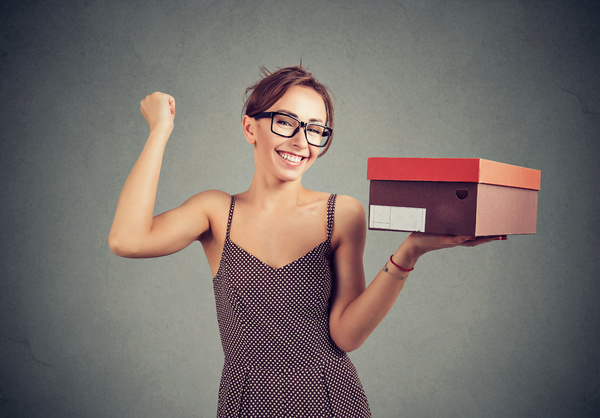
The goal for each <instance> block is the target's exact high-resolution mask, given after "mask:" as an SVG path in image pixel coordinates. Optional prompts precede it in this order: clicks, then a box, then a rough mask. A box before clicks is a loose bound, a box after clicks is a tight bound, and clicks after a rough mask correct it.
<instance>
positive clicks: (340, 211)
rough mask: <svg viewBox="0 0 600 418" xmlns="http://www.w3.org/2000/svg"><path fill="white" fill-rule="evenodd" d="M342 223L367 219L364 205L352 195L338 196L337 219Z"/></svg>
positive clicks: (336, 204)
mask: <svg viewBox="0 0 600 418" xmlns="http://www.w3.org/2000/svg"><path fill="white" fill-rule="evenodd" d="M338 219H339V222H342V223H347V222H350V223H354V222H356V221H360V220H364V219H365V209H364V208H363V205H362V204H361V203H360V202H359V201H358V200H356V199H355V198H353V197H352V196H346V195H340V196H337V198H336V202H335V220H336V221H338Z"/></svg>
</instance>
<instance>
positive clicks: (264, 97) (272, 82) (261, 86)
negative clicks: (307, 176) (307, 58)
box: [242, 64, 333, 157]
mask: <svg viewBox="0 0 600 418" xmlns="http://www.w3.org/2000/svg"><path fill="white" fill-rule="evenodd" d="M260 70H261V73H262V79H260V80H259V81H257V82H256V83H254V84H253V85H251V86H250V87H248V88H247V89H246V94H245V96H244V97H245V98H246V99H245V103H244V107H243V109H242V114H243V115H248V116H250V117H252V116H254V115H256V114H258V113H260V112H264V111H265V110H267V109H268V108H270V107H271V106H273V105H274V104H275V103H276V102H277V101H278V100H279V99H280V98H281V97H282V96H283V95H284V94H285V93H286V91H287V90H288V89H289V88H290V87H293V86H303V87H309V88H311V89H313V90H314V91H316V92H317V94H319V95H320V96H321V98H322V99H323V102H324V103H325V109H326V110H327V121H325V124H326V125H327V126H329V127H330V128H331V129H333V101H332V100H331V96H330V92H329V89H328V88H327V87H326V86H324V85H323V84H321V83H320V82H319V81H317V80H316V79H315V78H314V77H313V75H312V74H311V73H309V72H308V71H307V70H306V68H304V67H302V64H300V65H298V66H295V67H286V68H280V69H278V70H277V71H275V72H274V73H272V72H270V71H269V70H267V69H266V68H265V67H261V68H260ZM332 140H333V133H332V134H331V137H330V138H329V141H328V142H327V145H326V146H325V147H324V148H323V149H322V150H321V152H320V153H319V157H321V156H322V155H323V154H325V153H326V152H327V150H328V149H329V147H330V146H331V142H332Z"/></svg>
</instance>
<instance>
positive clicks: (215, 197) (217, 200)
mask: <svg viewBox="0 0 600 418" xmlns="http://www.w3.org/2000/svg"><path fill="white" fill-rule="evenodd" d="M230 202H231V195H229V194H227V193H225V192H222V191H220V190H207V191H204V192H200V193H197V194H195V195H193V196H192V197H190V198H189V199H188V200H186V201H185V203H184V205H187V206H193V207H196V208H198V209H200V208H203V209H210V208H213V207H221V206H223V205H229V203H230Z"/></svg>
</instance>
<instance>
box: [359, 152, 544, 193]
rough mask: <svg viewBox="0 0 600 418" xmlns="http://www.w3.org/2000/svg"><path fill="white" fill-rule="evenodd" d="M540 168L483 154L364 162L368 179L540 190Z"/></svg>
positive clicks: (380, 158)
mask: <svg viewBox="0 0 600 418" xmlns="http://www.w3.org/2000/svg"><path fill="white" fill-rule="evenodd" d="M541 174H542V173H541V171H539V170H534V169H532V168H525V167H519V166H516V165H511V164H504V163H498V162H495V161H490V160H484V159H483V158H383V157H371V158H369V159H368V162H367V179H368V180H395V181H444V182H460V183H463V182H465V183H486V184H495V185H498V186H509V187H519V188H522V189H532V190H540V182H541Z"/></svg>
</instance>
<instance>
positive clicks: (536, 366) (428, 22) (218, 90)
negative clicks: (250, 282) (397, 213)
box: [0, 0, 600, 417]
mask: <svg viewBox="0 0 600 418" xmlns="http://www.w3.org/2000/svg"><path fill="white" fill-rule="evenodd" d="M0 16H1V22H0V23H1V25H0V31H1V36H0V86H1V87H0V94H1V100H0V118H1V123H0V135H1V144H0V159H1V165H0V173H1V179H2V183H1V184H2V189H1V195H0V196H1V197H0V199H1V216H0V222H1V230H2V240H1V244H0V245H1V252H0V254H1V265H0V275H1V287H0V350H1V351H0V359H1V360H0V361H1V362H2V363H1V364H2V367H1V378H0V415H1V416H28V417H50V416H66V417H69V416H77V417H79V416H85V417H109V416H110V417H167V416H178V417H192V416H201V417H211V416H214V415H215V409H216V395H217V389H218V383H219V377H220V370H221V366H222V352H221V348H220V343H219V339H218V329H217V325H216V318H215V307H214V300H213V295H212V281H211V274H210V270H209V268H208V265H207V263H206V260H205V258H204V255H203V253H202V250H201V246H200V245H198V244H195V245H192V246H191V247H189V248H187V249H185V250H184V251H182V252H180V253H178V254H175V255H173V256H170V257H166V258H161V259H153V260H137V261H133V260H124V259H119V258H118V257H116V256H114V255H112V253H111V252H110V251H109V249H108V247H107V244H106V240H107V234H108V230H109V227H110V224H111V220H112V215H113V213H114V209H115V205H116V201H117V197H118V194H119V191H120V187H121V185H122V183H123V181H124V180H125V177H126V175H127V173H128V172H129V170H130V168H131V166H132V165H133V163H134V161H135V159H136V158H137V155H138V153H139V152H140V150H141V147H142V146H143V144H144V141H145V139H146V136H147V125H146V122H145V121H144V119H143V118H142V116H141V115H140V113H139V101H140V99H141V98H143V97H144V96H145V95H146V94H147V93H150V92H152V91H155V90H159V91H164V92H168V93H170V94H172V95H173V96H175V98H176V99H177V117H176V128H175V131H174V134H173V136H172V139H171V142H170V143H169V145H168V149H167V153H166V156H165V162H164V166H163V173H162V178H161V184H160V187H159V193H158V203H157V211H163V210H166V209H168V208H171V207H173V206H176V205H179V204H180V203H181V202H183V201H184V200H185V199H186V198H187V197H189V196H190V195H192V194H194V193H196V192H198V191H202V190H205V189H210V188H218V189H223V190H225V191H227V192H230V193H236V192H240V191H243V190H245V189H246V188H247V187H248V185H249V181H250V178H251V175H252V170H253V161H252V153H251V149H250V147H249V146H248V145H247V144H246V143H245V141H244V139H243V136H242V134H241V128H240V111H241V106H242V96H243V92H244V89H245V87H246V86H247V85H249V84H251V83H252V82H253V81H255V80H256V79H257V78H258V76H259V71H258V69H259V66H261V65H265V66H267V67H268V68H271V69H273V68H276V67H278V66H280V67H281V66H287V65H295V64H298V63H299V62H300V60H302V63H303V64H304V65H307V66H308V67H309V69H310V70H311V71H312V72H313V73H314V74H315V75H316V76H317V78H319V79H320V80H321V81H323V82H324V83H325V84H327V85H329V86H330V87H331V89H332V90H333V92H334V93H335V102H336V113H337V121H336V122H337V123H336V138H335V142H334V144H333V147H332V149H331V150H330V153H329V154H328V155H327V156H326V157H325V158H323V159H322V160H319V161H318V162H317V163H316V164H315V165H314V166H313V167H312V168H311V170H310V171H309V172H308V173H307V174H306V176H305V179H304V180H305V185H306V186H307V187H312V188H316V189H319V190H323V191H330V192H336V193H339V194H349V195H352V196H355V197H356V198H357V199H359V200H360V201H361V202H362V203H363V205H365V206H366V204H367V199H368V182H367V180H366V163H367V157H369V156H396V157H400V156H403V157H481V158H487V159H491V160H496V161H501V162H506V163H511V164H516V165H522V166H526V167H530V168H536V169H539V170H541V171H542V191H541V192H540V195H539V216H538V233H537V234H536V235H533V236H511V237H509V239H508V241H504V242H494V243H492V244H489V245H486V246H483V247H479V248H475V249H453V250H448V251H446V252H438V253H435V254H428V255H426V256H425V257H423V259H422V260H421V261H420V263H419V264H418V266H417V269H416V270H415V272H414V274H413V275H411V278H410V280H409V281H408V282H407V285H406V286H405V288H404V290H403V292H402V294H401V296H400V298H399V300H398V302H397V303H396V306H394V308H393V310H392V312H391V313H390V314H389V316H388V317H387V318H386V319H385V321H384V322H383V323H382V325H381V326H380V327H379V328H378V329H377V330H376V331H375V333H374V334H373V335H372V336H371V338H370V339H369V340H368V341H367V342H366V343H365V344H364V346H363V347H361V348H360V349H359V350H357V351H356V352H354V353H351V358H352V359H353V361H354V362H355V364H356V366H357V368H358V371H359V374H360V376H361V379H362V382H363V384H364V387H365V390H366V392H367V395H368V397H369V399H370V402H371V407H372V411H373V414H374V416H375V417H398V416H406V417H458V416H461V417H462V416H467V417H565V416H578V417H592V416H598V414H599V413H600V388H599V385H600V349H598V343H599V342H600V337H598V331H599V329H598V328H599V325H600V324H599V322H600V315H599V309H598V303H597V301H598V299H599V298H600V284H599V283H600V281H599V280H598V269H597V267H598V263H597V252H598V247H599V241H600V240H599V237H598V233H599V228H598V222H599V221H598V214H597V211H598V208H599V204H598V203H599V202H598V195H599V194H598V185H597V180H598V178H600V176H599V174H600V169H599V168H598V161H597V160H598V157H600V152H599V144H598V139H599V134H600V76H599V75H598V68H599V64H600V23H599V22H600V8H599V7H598V2H595V1H568V0H562V1H561V0H545V1H542V0H540V1H517V0H507V1H476V0H472V1H462V0H456V1H447V0H427V1H417V0H406V1H403V2H398V1H391V0H375V1H370V2H366V1H322V0H320V1H318V0H307V1H302V2H299V1H295V0H294V1H286V0H278V1H274V0H258V1H252V2H250V1H245V2H244V1H233V0H223V1H220V2H218V1H214V2H208V1H203V0H187V1H173V2H171V1H128V2H117V1H99V0H92V1H86V2H82V1H72V2H64V1H63V2H61V1H35V0H31V1H16V0H10V1H4V2H3V3H2V6H0ZM405 237H406V234H402V233H390V232H387V233H386V232H369V235H368V241H367V248H366V252H365V266H366V272H367V275H368V276H369V277H373V275H374V274H376V272H377V271H378V270H379V269H380V268H381V266H382V265H383V263H384V262H385V260H386V258H387V257H389V254H390V253H391V252H392V251H393V250H394V249H395V248H396V246H397V245H398V244H399V243H400V242H401V241H402V240H403V239H404V238H405Z"/></svg>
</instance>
